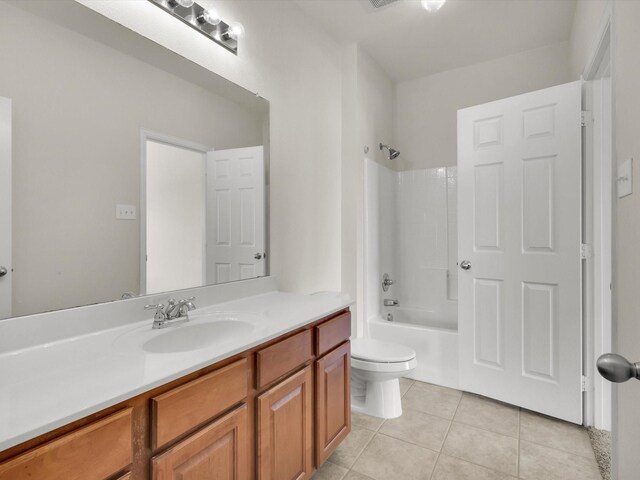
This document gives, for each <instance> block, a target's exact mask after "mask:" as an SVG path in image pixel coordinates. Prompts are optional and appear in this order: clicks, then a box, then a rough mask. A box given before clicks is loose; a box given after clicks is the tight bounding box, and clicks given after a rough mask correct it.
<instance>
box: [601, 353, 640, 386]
mask: <svg viewBox="0 0 640 480" xmlns="http://www.w3.org/2000/svg"><path fill="white" fill-rule="evenodd" d="M596 365H597V367H598V372H600V375H602V376H603V377H604V378H606V379H607V380H609V381H610V382H615V383H622V382H626V381H627V380H629V379H631V378H637V379H638V380H640V362H638V363H631V362H630V361H629V360H627V359H626V358H624V357H623V356H622V355H616V354H615V353H605V354H604V355H601V356H600V358H598V361H597V362H596Z"/></svg>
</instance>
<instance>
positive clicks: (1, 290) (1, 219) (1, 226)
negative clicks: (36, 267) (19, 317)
mask: <svg viewBox="0 0 640 480" xmlns="http://www.w3.org/2000/svg"><path fill="white" fill-rule="evenodd" d="M11 267H12V261H11V100H10V99H8V98H3V97H0V269H2V270H0V275H1V276H0V319H2V318H8V317H10V316H11V277H12V272H11ZM5 271H6V273H5Z"/></svg>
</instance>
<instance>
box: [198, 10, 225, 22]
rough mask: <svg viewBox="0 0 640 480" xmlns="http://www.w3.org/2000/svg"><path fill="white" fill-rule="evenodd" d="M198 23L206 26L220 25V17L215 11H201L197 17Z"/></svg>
mask: <svg viewBox="0 0 640 480" xmlns="http://www.w3.org/2000/svg"><path fill="white" fill-rule="evenodd" d="M197 20H198V22H199V23H201V24H205V23H206V24H208V25H218V24H219V23H220V16H219V15H218V12H216V11H215V10H206V9H205V10H203V11H202V13H201V14H200V15H198V18H197Z"/></svg>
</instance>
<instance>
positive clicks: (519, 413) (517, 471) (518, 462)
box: [516, 408, 522, 478]
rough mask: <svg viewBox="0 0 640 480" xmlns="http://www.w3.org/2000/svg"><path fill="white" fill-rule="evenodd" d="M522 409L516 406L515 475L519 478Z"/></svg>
mask: <svg viewBox="0 0 640 480" xmlns="http://www.w3.org/2000/svg"><path fill="white" fill-rule="evenodd" d="M521 417H522V409H520V408H518V456H517V457H516V477H518V478H520V418H521Z"/></svg>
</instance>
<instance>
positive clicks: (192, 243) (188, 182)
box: [141, 139, 266, 294]
mask: <svg viewBox="0 0 640 480" xmlns="http://www.w3.org/2000/svg"><path fill="white" fill-rule="evenodd" d="M145 147H146V148H145V150H146V155H145V162H144V177H145V178H144V183H145V190H146V194H145V198H144V202H143V204H144V205H145V207H144V210H145V211H144V212H143V215H144V216H145V222H144V223H145V225H146V227H145V229H144V231H145V232H146V234H144V235H143V240H142V255H143V260H146V261H144V262H143V263H144V267H145V268H144V275H143V276H142V282H141V283H142V285H141V291H142V292H143V293H147V294H149V293H158V292H165V291H170V290H179V289H183V288H189V287H193V286H199V285H211V284H215V283H224V282H229V281H234V280H244V279H248V278H254V277H258V276H264V275H265V271H266V269H265V264H266V260H265V215H264V212H265V210H264V209H265V204H264V203H265V202H264V149H263V147H262V146H258V147H248V148H237V149H230V150H217V151H212V150H210V149H208V148H207V147H199V148H198V147H197V146H194V144H192V143H190V142H187V141H184V142H180V141H175V142H167V141H164V140H163V141H157V140H155V139H154V140H151V139H147V140H146V142H145ZM207 150H209V151H208V152H207Z"/></svg>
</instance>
